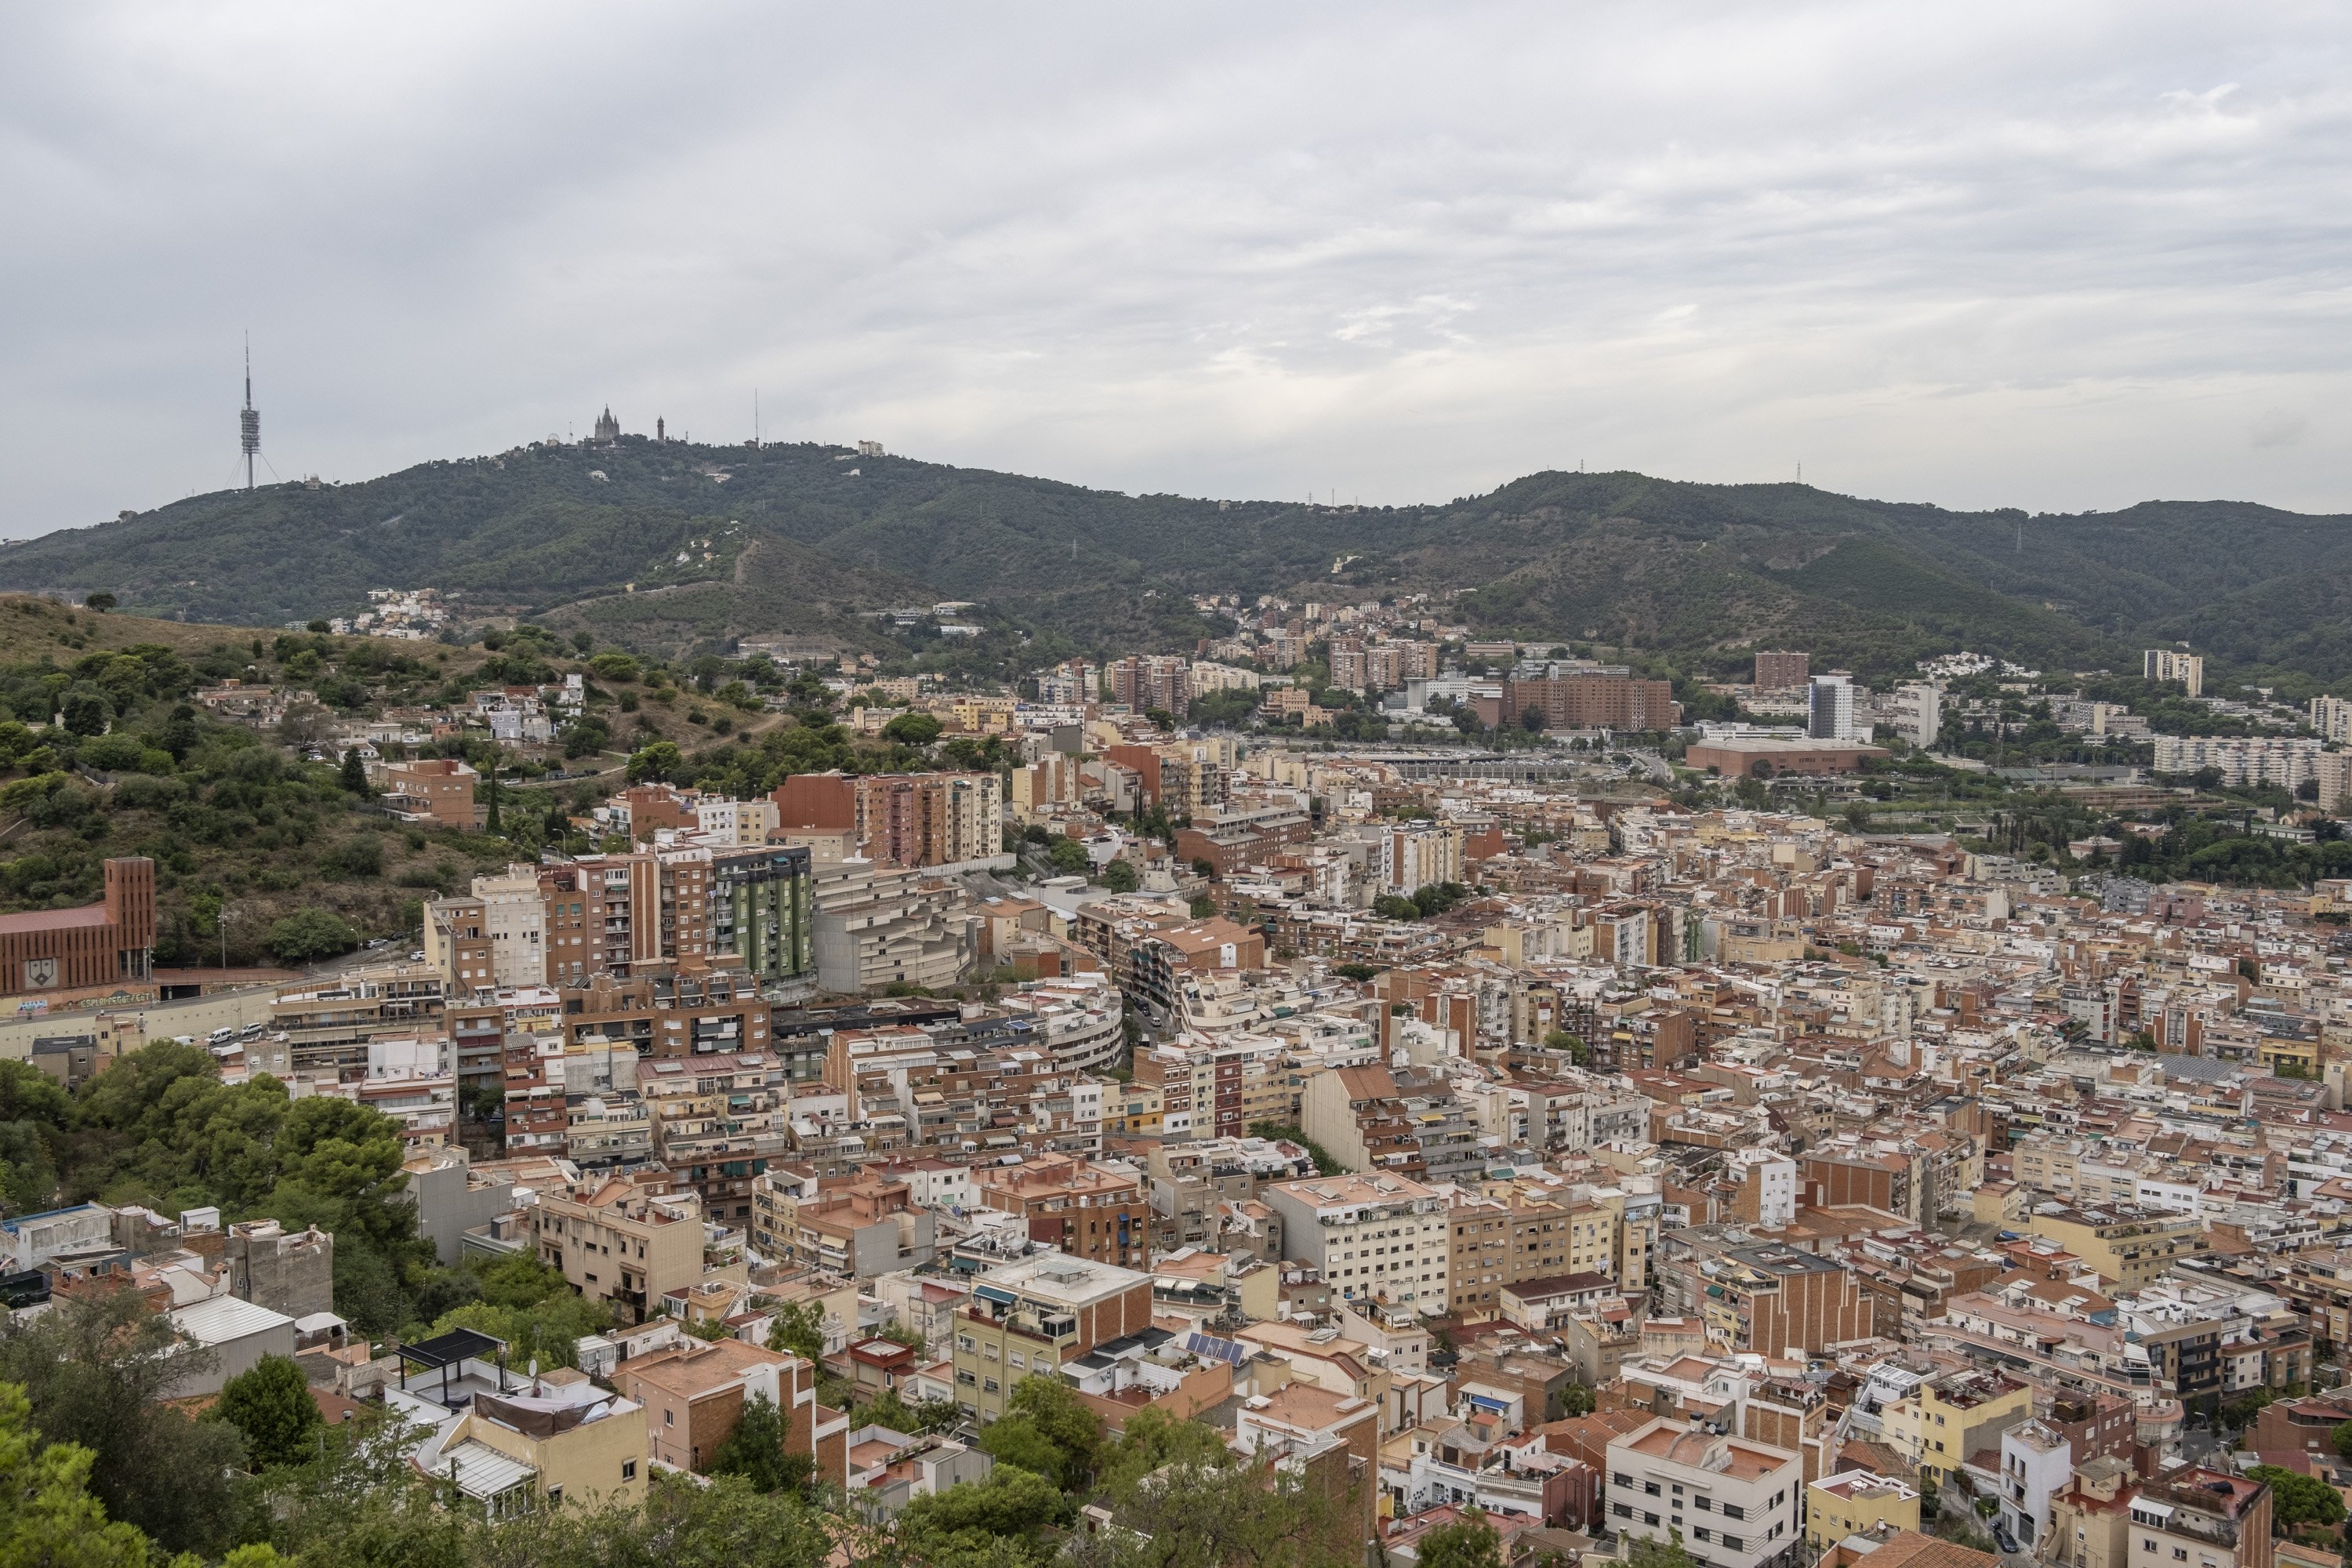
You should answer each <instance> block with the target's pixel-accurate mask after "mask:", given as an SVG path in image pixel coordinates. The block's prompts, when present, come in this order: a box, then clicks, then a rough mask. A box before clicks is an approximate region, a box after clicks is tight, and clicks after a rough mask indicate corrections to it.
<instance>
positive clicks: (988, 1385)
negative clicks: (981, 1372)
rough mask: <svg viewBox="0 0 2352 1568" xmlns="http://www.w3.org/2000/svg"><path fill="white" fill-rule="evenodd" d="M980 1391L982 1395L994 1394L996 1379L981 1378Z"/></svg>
mask: <svg viewBox="0 0 2352 1568" xmlns="http://www.w3.org/2000/svg"><path fill="white" fill-rule="evenodd" d="M980 1389H981V1392H982V1394H994V1393H995V1392H996V1379H994V1378H992V1377H983V1378H982V1379H981V1380H980Z"/></svg>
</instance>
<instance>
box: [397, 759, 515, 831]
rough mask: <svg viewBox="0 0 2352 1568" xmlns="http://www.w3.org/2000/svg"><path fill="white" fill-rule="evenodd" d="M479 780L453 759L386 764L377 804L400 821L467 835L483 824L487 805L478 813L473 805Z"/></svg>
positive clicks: (475, 774)
mask: <svg viewBox="0 0 2352 1568" xmlns="http://www.w3.org/2000/svg"><path fill="white" fill-rule="evenodd" d="M480 777H481V775H480V774H479V773H476V772H475V771H474V770H473V769H472V768H471V767H469V766H467V764H466V763H461V762H459V761H457V759H456V758H455V757H425V758H423V759H420V760H418V761H415V762H407V763H385V764H384V768H383V795H380V796H379V797H377V800H376V804H377V805H379V806H380V807H382V808H383V810H384V811H385V812H387V813H389V814H390V815H392V816H394V817H397V818H398V819H399V820H401V821H403V822H424V823H430V824H432V825H433V826H436V827H453V828H456V829H457V831H459V832H461V833H470V832H472V831H473V830H474V829H475V828H477V827H479V826H481V825H482V823H483V821H484V820H485V819H486V816H487V814H488V807H487V806H485V807H482V808H481V809H479V810H477V809H476V807H475V805H474V785H475V784H476V783H477V782H478V780H479V779H480Z"/></svg>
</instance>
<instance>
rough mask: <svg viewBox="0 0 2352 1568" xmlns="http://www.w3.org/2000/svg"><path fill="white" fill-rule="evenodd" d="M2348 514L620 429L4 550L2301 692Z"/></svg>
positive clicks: (2341, 599)
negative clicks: (2167, 651) (1448, 602)
mask: <svg viewBox="0 0 2352 1568" xmlns="http://www.w3.org/2000/svg"><path fill="white" fill-rule="evenodd" d="M2347 521H2352V520H2347V518H2345V517H2343V516H2312V515H2305V514H2300V513H2295V512H2289V511H2284V510H2277V509H2275V508H2270V507H2264V506H2258V505H2254V504H2252V503H2248V502H2241V501H2149V502H2145V503H2142V504H2140V505H2137V506H2133V507H2128V508H2126V509H2124V510H2119V511H2112V512H2084V513H2075V514H2055V513H2043V514H2035V515H2028V514H2027V513H2024V512H2021V511H2018V510H1997V511H1976V512H1968V511H1949V510H1944V509H1942V508H1939V507H1936V506H1931V505H1926V504H1920V503H1910V502H1893V501H1878V500H1864V499H1860V498H1855V497H1850V496H1842V495H1837V494H1833V493H1832V492H1830V491H1826V490H1821V489H1811V488H1809V487H1806V486H1801V485H1795V484H1756V485H1708V484H1693V483H1687V482H1684V481H1679V480H1672V479H1654V478H1652V477H1649V476H1646V475H1643V474H1637V473H1622V472H1621V473H1598V474H1583V473H1564V472H1546V473H1538V474H1532V475H1529V476H1528V477H1527V478H1525V479H1517V480H1514V481H1513V482H1511V483H1509V484H1507V485H1504V486H1502V487H1500V488H1499V489H1496V490H1493V491H1491V492H1489V493H1487V494H1486V495H1482V496H1475V497H1468V498H1465V499H1462V500H1454V501H1452V502H1447V503H1444V504H1436V505H1425V506H1406V507H1380V508H1361V509H1358V508H1349V507H1327V506H1313V505H1302V504H1299V503H1297V502H1277V501H1217V500H1202V499H1198V498H1188V497H1180V496H1172V495H1144V496H1129V495H1125V494H1121V493H1119V492H1117V491H1109V490H1097V489H1086V488H1083V487H1081V486H1076V485H1070V484H1064V483H1060V482H1057V481H1055V480H1051V479H1038V478H1033V477H1029V476H1024V475H1017V474H1007V473H999V472H993V471H991V470H987V469H981V468H956V467H951V466H949V465H945V464H939V463H929V462H924V461H921V460H919V459H915V458H899V457H874V456H859V455H856V454H854V453H850V452H847V451H845V449H843V448H841V447H830V446H822V445H814V444H792V445H771V446H765V447H700V446H688V445H685V444H682V443H677V442H667V443H656V442H653V441H649V440H646V439H643V438H641V437H624V438H623V439H622V440H621V441H619V442H618V443H615V444H613V445H609V446H602V447H575V446H536V447H529V448H522V449H518V450H516V451H512V452H509V453H506V454H504V455H502V456H499V457H494V458H469V459H461V460H456V461H436V462H430V463H425V464H420V465H418V466H416V467H414V468H406V469H404V470H402V471H400V472H398V473H394V474H388V475H385V476H383V478H380V479H370V480H366V481H363V482H360V483H355V484H348V485H326V486H320V487H319V488H316V489H313V488H310V486H308V485H306V484H302V483H291V484H280V485H272V486H268V487H265V488H263V489H257V490H254V491H251V492H244V491H224V492H218V493H215V494H211V495H205V496H197V497H192V498H190V499H188V500H182V501H175V502H173V503H172V504H170V505H168V506H163V507H160V508H157V509H155V510H152V511H146V512H139V513H135V514H133V513H126V514H124V515H123V516H122V517H121V518H120V519H118V520H117V521H111V522H107V523H101V524H100V525H98V526H96V527H93V528H83V529H70V530H64V531H58V532H55V533H51V534H48V535H46V536H44V537H42V538H39V539H36V540H33V541H30V542H25V543H21V544H16V545H12V546H9V547H8V548H6V549H5V550H0V588H18V589H27V590H36V591H64V592H68V593H72V594H77V595H79V594H88V593H93V592H100V591H104V592H110V593H112V594H114V595H117V596H118V597H119V599H120V600H121V603H122V605H123V606H124V607H125V608H126V609H134V610H137V611H140V612H142V613H145V614H149V615H155V616H185V617H187V618H189V619H192V620H193V619H202V620H212V621H229V622H242V623H247V624H263V625H268V624H274V623H278V622H283V621H287V620H299V619H308V618H310V617H313V616H329V615H344V614H350V613H352V612H354V611H356V610H358V609H361V608H363V607H364V606H365V604H366V594H367V590H368V589H370V588H378V587H404V588H406V587H426V586H430V587H436V588H439V589H442V590H444V591H446V592H453V593H457V594H462V595H466V598H467V601H468V602H469V603H472V604H476V605H480V604H485V603H492V604H503V605H510V606H512V607H513V608H514V609H516V610H517V611H520V612H522V613H529V614H535V615H542V616H545V615H550V614H554V613H557V612H561V614H560V615H559V616H558V618H559V619H560V620H563V621H577V622H580V623H582V624H583V625H586V626H590V627H592V628H593V629H594V630H596V631H597V632H598V633H599V634H600V635H602V636H604V637H611V638H612V639H614V640H615V641H621V642H634V643H642V644H644V645H646V646H648V647H660V646H665V645H667V646H670V647H685V646H689V645H692V644H695V643H698V642H711V641H715V640H718V639H723V638H726V637H744V636H753V635H757V634H760V633H762V632H824V633H829V634H834V635H837V636H839V637H843V638H844V639H845V640H847V641H852V642H855V641H857V640H859V639H860V638H861V637H872V636H873V635H874V634H873V632H872V630H871V627H870V623H868V622H865V621H863V620H861V619H860V615H859V613H860V612H861V611H871V610H877V609H881V608H886V607H889V606H892V605H909V604H920V605H929V603H931V602H932V601H934V600H938V599H943V598H952V599H963V600H972V601H976V602H977V603H978V605H979V606H980V609H979V611H978V613H979V614H980V615H982V616H995V617H999V618H1001V619H1003V620H1004V621H1006V622H1008V623H1010V624H1013V625H1032V626H1050V627H1052V628H1054V629H1055V630H1056V631H1058V632H1059V633H1061V634H1063V635H1065V636H1066V637H1069V638H1071V639H1073V640H1074V641H1075V642H1076V644H1077V645H1078V646H1081V647H1089V648H1091V649H1093V650H1094V651H1096V652H1099V653H1112V652H1127V651H1133V650H1136V649H1138V648H1141V647H1150V646H1172V645H1174V644H1176V643H1180V642H1181V641H1183V640H1185V639H1187V638H1189V637H1192V636H1194V635H1197V634H1198V633H1199V631H1200V630H1201V623H1200V621H1199V618H1198V617H1197V616H1193V615H1192V611H1191V608H1190V605H1189V604H1188V603H1187V599H1188V596H1189V595H1192V594H1198V593H1220V594H1241V595H1258V594H1265V593H1276V594H1284V595H1290V596H1292V597H1295V598H1297V597H1324V598H1369V597H1373V596H1385V595H1393V594H1396V593H1401V592H1412V591H1428V592H1433V593H1440V594H1454V595H1459V597H1458V600H1457V604H1458V606H1459V613H1460V617H1461V618H1463V619H1465V620H1467V621H1469V622H1470V623H1471V624H1472V625H1473V626H1475V627H1477V628H1478V629H1479V630H1481V631H1487V632H1492V633H1495V634H1497V635H1499V634H1504V633H1517V634H1519V635H1522V636H1526V637H1558V638H1560V639H1562V640H1567V641H1580V642H1595V643H1601V644H1607V645H1611V646H1617V647H1641V648H1643V649H1648V650H1654V651H1658V652H1663V653H1671V654H1675V655H1678V656H1682V657H1684V658H1685V659H1686V660H1687V661H1689V662H1691V663H1693V664H1695V665H1696V666H1700V667H1706V666H1717V667H1720V668H1731V667H1733V666H1734V665H1736V664H1737V662H1738V655H1739V651H1740V650H1742V649H1744V648H1747V647H1753V646H1759V645H1781V644H1785V645H1787V646H1791V647H1803V648H1808V649H1810V650H1811V651H1812V652H1814V653H1815V654H1817V655H1819V656H1820V657H1821V658H1823V659H1825V660H1832V661H1836V662H1840V663H1843V664H1846V665H1850V666H1852V667H1853V668H1857V669H1861V670H1864V671H1865V672H1877V673H1885V672H1892V671H1897V670H1900V669H1903V668H1908V666H1909V665H1910V663H1911V661H1912V660H1914V659H1916V658H1920V657H1924V656H1926V655H1928V654H1932V653H1937V652H1943V651H1949V650H1951V649H1954V648H1958V647H1971V648H1975V649H1977V650H1979V651H1982V652H1989V653H1997V654H2001V655H2004V656H2006V657H2009V658H2016V659H2020V660H2022V661H2027V662H2034V663H2041V664H2043V665H2047V666H2052V667H2060V668H2089V667H2093V666H2105V667H2108V668H2136V667H2137V650H2138V648H2139V647H2143V646H2154V645H2156V644H2158V643H2159V642H2163V643H2171V642H2186V643H2188V644H2189V645H2190V646H2191V647H2195V648H2197V649H2198V650H2199V651H2200V652H2203V653H2206V654H2207V655H2208V656H2209V657H2210V658H2213V659H2214V660H2215V661H2216V662H2218V663H2221V664H2224V665H2228V666H2230V667H2231V668H2234V669H2236V670H2238V671H2239V672H2241V673H2242V674H2243V675H2246V676H2249V677H2253V678H2263V677H2273V678H2276V677H2285V676H2294V677H2300V678H2302V679H2301V680H2299V681H2291V682H2290V684H2298V685H2303V684H2313V683H2316V684H2326V683H2331V682H2335V681H2338V680H2344V679H2352V635H2347V634H2352V527H2348V526H2347Z"/></svg>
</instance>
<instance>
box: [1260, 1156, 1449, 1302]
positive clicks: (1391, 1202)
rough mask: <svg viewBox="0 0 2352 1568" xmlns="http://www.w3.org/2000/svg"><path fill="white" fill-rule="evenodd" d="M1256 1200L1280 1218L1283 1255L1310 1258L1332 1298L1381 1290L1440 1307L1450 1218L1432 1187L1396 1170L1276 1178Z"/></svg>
mask: <svg viewBox="0 0 2352 1568" xmlns="http://www.w3.org/2000/svg"><path fill="white" fill-rule="evenodd" d="M1258 1198H1259V1201H1260V1202H1262V1203H1264V1204H1265V1205H1266V1206H1267V1207H1268V1208H1270V1209H1272V1210H1274V1212H1275V1213H1276V1215H1280V1216H1281V1218H1282V1255H1283V1256H1284V1257H1285V1258H1297V1259H1298V1260H1300V1261H1302V1262H1305V1263H1308V1264H1311V1265H1313V1266H1314V1267H1315V1268H1319V1269H1321V1270H1322V1272H1323V1279H1324V1280H1325V1281H1326V1282H1327V1283H1328V1285H1329V1286H1330V1287H1331V1289H1332V1290H1333V1292H1334V1293H1335V1294H1336V1295H1337V1297H1338V1299H1339V1300H1344V1301H1356V1300H1365V1299H1368V1298H1371V1297H1376V1296H1386V1297H1387V1298H1388V1299H1389V1300H1391V1301H1392V1302H1395V1303H1397V1304H1398V1305H1400V1306H1404V1307H1410V1308H1412V1309H1413V1310H1416V1311H1419V1312H1421V1313H1422V1314H1423V1315H1424V1316H1435V1315H1437V1314H1438V1313H1441V1312H1443V1311H1444V1310H1446V1304H1447V1301H1448V1299H1449V1296H1450V1286H1449V1284H1448V1281H1449V1280H1450V1279H1451V1278H1452V1272H1453V1270H1452V1261H1453V1246H1452V1243H1453V1226H1452V1222H1451V1221H1450V1220H1449V1219H1448V1217H1447V1215H1446V1205H1445V1199H1444V1197H1443V1196H1441V1195H1440V1194H1439V1193H1438V1192H1437V1190H1436V1189H1435V1188H1434V1187H1429V1186H1424V1185H1423V1184H1421V1183H1419V1182H1412V1181H1408V1180H1406V1179H1405V1178H1403V1177H1402V1176H1387V1175H1354V1174H1349V1175H1339V1176H1310V1177H1307V1178H1305V1179H1303V1180H1299V1181H1294V1182H1276V1183H1273V1184H1269V1185H1267V1186H1265V1187H1264V1188H1262V1189H1260V1191H1259V1193H1258Z"/></svg>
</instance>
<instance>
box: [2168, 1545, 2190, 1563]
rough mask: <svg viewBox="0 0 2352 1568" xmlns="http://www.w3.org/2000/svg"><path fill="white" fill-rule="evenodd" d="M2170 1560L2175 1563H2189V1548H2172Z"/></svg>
mask: <svg viewBox="0 0 2352 1568" xmlns="http://www.w3.org/2000/svg"><path fill="white" fill-rule="evenodd" d="M2172 1560H2173V1561H2174V1562H2175V1563H2186V1562H2188V1561H2189V1548H2187V1547H2186V1546H2176V1547H2174V1548H2173V1549H2172Z"/></svg>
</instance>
